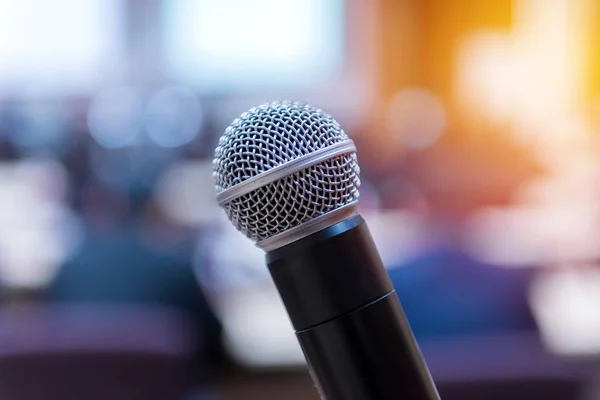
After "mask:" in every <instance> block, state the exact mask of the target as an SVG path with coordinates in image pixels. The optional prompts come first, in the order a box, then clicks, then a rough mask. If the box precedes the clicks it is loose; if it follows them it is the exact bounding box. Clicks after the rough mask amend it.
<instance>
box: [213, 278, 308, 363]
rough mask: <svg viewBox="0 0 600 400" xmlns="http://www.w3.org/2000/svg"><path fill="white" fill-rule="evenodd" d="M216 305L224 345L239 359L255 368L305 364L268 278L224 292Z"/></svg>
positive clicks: (275, 291) (289, 323)
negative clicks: (252, 284)
mask: <svg viewBox="0 0 600 400" xmlns="http://www.w3.org/2000/svg"><path fill="white" fill-rule="evenodd" d="M265 269H266V268H265ZM219 309H220V312H219V314H220V318H221V320H222V321H223V328H224V331H225V339H226V341H225V345H226V347H227V349H228V350H229V352H230V353H231V355H232V357H233V358H234V359H235V360H236V361H238V362H239V363H241V364H243V365H246V366H248V367H255V368H256V367H260V368H266V367H281V366H287V367H304V366H305V365H306V361H305V358H304V356H303V354H302V350H301V349H300V345H299V344H298V340H297V339H296V335H294V328H293V326H292V324H291V322H290V319H289V317H288V315H287V312H286V311H285V308H284V307H283V303H282V302H281V299H280V297H279V294H278V293H277V290H276V289H275V286H274V284H273V283H272V281H271V280H270V279H268V280H265V281H264V284H263V285H259V286H253V287H251V288H248V289H247V290H239V291H232V292H230V293H228V297H227V298H226V299H224V300H223V302H222V303H221V304H220V307H219Z"/></svg>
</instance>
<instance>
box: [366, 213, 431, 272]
mask: <svg viewBox="0 0 600 400" xmlns="http://www.w3.org/2000/svg"><path fill="white" fill-rule="evenodd" d="M362 216H363V217H364V219H365V221H367V223H368V225H369V230H370V231H371V234H372V235H373V240H374V241H375V244H376V245H377V249H378V250H379V254H380V255H381V259H382V260H383V264H384V265H385V266H386V267H387V268H394V267H398V266H400V265H403V264H404V263H406V261H407V260H409V259H411V258H412V257H415V256H416V255H417V254H418V253H419V251H420V249H419V247H420V244H421V241H422V240H423V238H424V236H426V230H425V221H424V218H422V217H421V216H419V215H416V214H413V213H408V212H404V211H375V212H369V211H367V212H364V213H362Z"/></svg>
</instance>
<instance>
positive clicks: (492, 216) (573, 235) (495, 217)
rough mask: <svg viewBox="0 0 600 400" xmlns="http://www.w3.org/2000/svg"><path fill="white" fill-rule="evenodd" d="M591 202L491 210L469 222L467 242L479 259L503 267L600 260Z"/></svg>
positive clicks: (596, 227) (477, 213)
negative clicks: (558, 261)
mask: <svg viewBox="0 0 600 400" xmlns="http://www.w3.org/2000/svg"><path fill="white" fill-rule="evenodd" d="M594 215H598V212H597V207H595V206H594V205H593V204H581V203H580V204H577V205H574V204H565V205H550V206H539V205H538V206H530V207H528V206H519V207H511V208H507V209H500V208H492V207H490V208H487V209H483V210H481V211H478V212H476V213H474V214H472V216H471V217H470V218H469V220H468V221H467V224H466V227H465V242H466V246H468V248H469V250H470V251H471V253H472V254H473V255H474V256H476V257H477V258H479V259H481V260H484V261H487V262H490V263H493V264H499V265H505V266H514V267H520V266H534V267H535V266H540V265H547V264H548V263H551V262H554V261H555V260H577V259H590V258H592V259H593V258H597V257H599V256H600V249H599V248H598V246H597V243H596V240H595V238H597V237H598V236H599V235H600V231H599V227H598V226H597V224H596V222H595V220H594V218H591V217H590V216H594Z"/></svg>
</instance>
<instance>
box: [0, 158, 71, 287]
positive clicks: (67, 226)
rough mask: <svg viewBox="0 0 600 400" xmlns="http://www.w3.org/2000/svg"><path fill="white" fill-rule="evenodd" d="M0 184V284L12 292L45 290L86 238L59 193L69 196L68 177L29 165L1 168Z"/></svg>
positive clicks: (48, 166)
mask: <svg viewBox="0 0 600 400" xmlns="http://www.w3.org/2000/svg"><path fill="white" fill-rule="evenodd" d="M0 178H2V179H1V180H2V185H0V226H2V227H3V229H2V230H0V280H1V281H2V282H3V284H4V285H7V286H10V287H29V288H31V287H40V286H43V285H45V284H47V283H48V282H49V281H50V280H51V278H52V277H53V276H54V274H55V273H56V271H57V269H58V267H59V266H60V265H61V264H62V262H63V261H64V260H65V258H66V257H67V256H68V255H69V254H71V253H72V252H73V251H74V250H75V248H76V247H77V245H78V244H79V242H78V239H79V238H80V237H81V233H80V232H78V229H79V225H78V223H77V220H76V219H75V217H74V216H73V214H72V213H71V212H70V211H69V210H68V209H67V208H66V206H65V205H64V204H63V203H62V202H61V201H60V199H61V197H62V196H61V195H60V193H57V191H60V190H61V189H62V190H64V191H66V190H67V188H66V186H65V185H66V181H64V178H65V171H64V170H61V166H60V164H58V163H55V162H51V161H49V162H40V161H33V162H32V161H29V160H26V161H23V162H19V163H16V164H12V163H6V164H0ZM41 182H43V183H45V184H40V183H41Z"/></svg>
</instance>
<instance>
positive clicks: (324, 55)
mask: <svg viewBox="0 0 600 400" xmlns="http://www.w3.org/2000/svg"><path fill="white" fill-rule="evenodd" d="M164 4H165V7H166V9H165V10H164V15H165V17H166V21H165V25H166V26H167V30H166V31H167V37H166V45H167V68H168V70H169V72H170V73H171V75H172V76H173V77H174V78H175V79H177V80H179V81H181V80H183V81H185V82H189V83H191V84H194V85H195V86H197V87H199V88H201V90H205V91H223V90H226V91H229V90H239V89H247V88H255V89H256V88H260V89H264V88H265V87H273V86H276V87H279V86H296V87H297V86H305V85H306V84H308V83H316V82H320V81H322V80H323V79H324V78H327V77H328V76H330V75H331V74H332V73H333V72H335V71H337V70H338V69H339V68H340V66H341V63H342V61H343V49H344V44H343V34H344V27H343V21H344V18H343V17H344V13H343V5H342V2H341V1H339V0H329V1H321V0H301V1H298V0H296V1H291V0H288V1H278V0H254V1H245V0H220V1H213V0H181V1H177V2H164Z"/></svg>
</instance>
